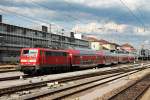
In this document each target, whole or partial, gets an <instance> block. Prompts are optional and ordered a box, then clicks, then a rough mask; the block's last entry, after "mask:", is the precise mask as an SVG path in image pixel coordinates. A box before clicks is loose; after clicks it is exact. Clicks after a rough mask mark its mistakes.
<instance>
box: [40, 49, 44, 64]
mask: <svg viewBox="0 0 150 100" xmlns="http://www.w3.org/2000/svg"><path fill="white" fill-rule="evenodd" d="M40 54H41V61H40V62H41V64H42V65H44V64H45V63H44V62H45V52H44V51H40Z"/></svg>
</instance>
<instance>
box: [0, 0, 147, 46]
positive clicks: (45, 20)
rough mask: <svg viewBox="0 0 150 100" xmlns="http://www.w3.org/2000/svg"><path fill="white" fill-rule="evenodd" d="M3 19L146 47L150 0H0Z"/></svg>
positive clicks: (22, 24)
mask: <svg viewBox="0 0 150 100" xmlns="http://www.w3.org/2000/svg"><path fill="white" fill-rule="evenodd" d="M0 14H2V15H3V21H4V22H6V23H9V24H12V25H19V26H23V27H29V28H36V29H39V28H40V26H41V25H47V26H50V24H51V28H52V31H53V32H57V33H58V34H59V33H60V32H61V30H62V29H64V32H65V33H66V34H69V32H70V31H73V32H76V33H82V34H83V35H92V36H95V37H97V38H98V39H106V40H108V41H110V42H116V43H118V44H124V43H130V44H132V45H134V47H135V48H141V47H142V45H145V47H146V46H147V47H150V46H149V44H150V28H149V26H150V25H149V24H150V0H0Z"/></svg>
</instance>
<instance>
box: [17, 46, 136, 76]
mask: <svg viewBox="0 0 150 100" xmlns="http://www.w3.org/2000/svg"><path fill="white" fill-rule="evenodd" d="M134 60H135V56H134V55H133V54H129V53H125V52H122V51H114V50H111V51H105V50H100V51H94V50H91V49H67V50H52V49H45V48H23V49H22V50H21V56H20V70H21V71H23V72H24V73H26V74H35V73H37V74H41V73H44V74H48V73H51V72H53V71H64V70H65V71H70V70H75V69H82V68H93V67H101V66H102V65H111V64H117V63H127V62H134Z"/></svg>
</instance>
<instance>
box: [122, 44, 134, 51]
mask: <svg viewBox="0 0 150 100" xmlns="http://www.w3.org/2000/svg"><path fill="white" fill-rule="evenodd" d="M121 48H122V49H125V48H130V50H132V51H134V50H136V49H135V48H134V47H133V46H132V45H130V44H129V43H126V44H123V45H121Z"/></svg>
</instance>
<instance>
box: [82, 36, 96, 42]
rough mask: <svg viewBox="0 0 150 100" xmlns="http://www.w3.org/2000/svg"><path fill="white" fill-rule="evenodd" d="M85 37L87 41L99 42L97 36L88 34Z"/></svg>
mask: <svg viewBox="0 0 150 100" xmlns="http://www.w3.org/2000/svg"><path fill="white" fill-rule="evenodd" d="M84 39H86V40H87V41H91V42H97V41H98V39H97V38H96V37H93V36H86V37H84Z"/></svg>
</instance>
